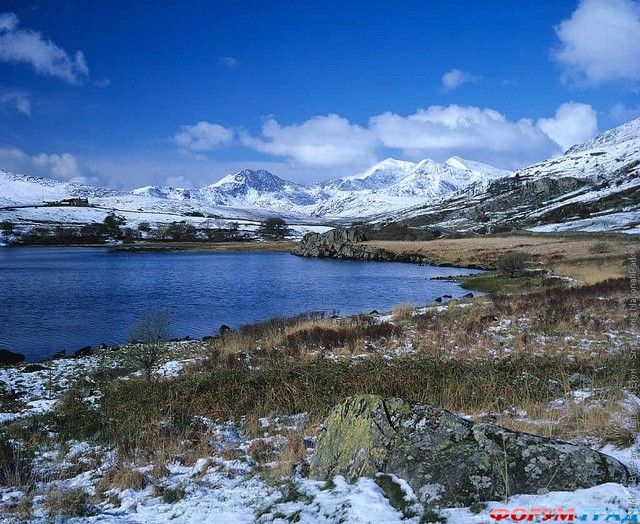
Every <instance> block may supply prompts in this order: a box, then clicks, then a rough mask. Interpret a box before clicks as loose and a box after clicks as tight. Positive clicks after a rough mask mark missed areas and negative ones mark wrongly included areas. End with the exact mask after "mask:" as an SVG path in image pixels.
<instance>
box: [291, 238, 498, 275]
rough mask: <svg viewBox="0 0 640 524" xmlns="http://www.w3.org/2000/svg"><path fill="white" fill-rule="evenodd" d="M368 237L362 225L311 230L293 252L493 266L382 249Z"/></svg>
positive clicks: (327, 256)
mask: <svg viewBox="0 0 640 524" xmlns="http://www.w3.org/2000/svg"><path fill="white" fill-rule="evenodd" d="M366 240H367V237H366V235H365V233H363V232H362V231H361V230H359V229H358V228H337V229H331V230H330V231H327V232H325V233H307V234H306V235H304V236H303V237H302V240H301V241H300V243H299V244H298V245H297V246H296V247H295V248H294V249H293V250H292V251H291V254H292V255H296V256H299V257H311V258H336V259H340V260H362V261H370V262H374V261H379V262H407V263H410V264H421V265H430V266H438V267H458V268H465V269H483V270H486V269H489V268H487V267H481V266H478V265H475V264H469V265H454V264H441V263H437V262H434V261H433V260H429V258H428V257H426V256H425V255H421V254H419V253H393V252H392V251H388V250H386V249H382V248H372V247H370V246H367V245H364V244H362V242H365V241H366Z"/></svg>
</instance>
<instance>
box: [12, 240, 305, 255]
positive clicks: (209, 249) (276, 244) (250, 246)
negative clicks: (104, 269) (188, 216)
mask: <svg viewBox="0 0 640 524" xmlns="http://www.w3.org/2000/svg"><path fill="white" fill-rule="evenodd" d="M295 245H296V242H292V241H289V240H282V241H264V242H257V241H246V242H140V243H136V244H29V245H22V244H11V245H5V246H0V248H6V249H16V248H32V247H33V248H48V247H49V248H94V249H95V248H105V249H108V250H109V251H111V252H114V253H147V252H148V253H152V252H164V253H169V252H197V253H224V252H229V253H235V252H257V253H261V252H273V253H282V252H288V251H291V250H292V249H293V248H294V247H295Z"/></svg>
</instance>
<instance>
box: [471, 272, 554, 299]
mask: <svg viewBox="0 0 640 524" xmlns="http://www.w3.org/2000/svg"><path fill="white" fill-rule="evenodd" d="M460 282H461V286H462V287H463V288H464V289H472V290H476V291H482V292H484V293H488V294H489V295H510V294H514V293H531V292H535V291H542V290H544V289H548V288H547V287H546V286H545V280H544V278H542V277H540V276H516V277H508V276H506V275H504V274H503V273H501V272H499V271H491V272H488V273H482V274H480V275H470V276H464V277H460Z"/></svg>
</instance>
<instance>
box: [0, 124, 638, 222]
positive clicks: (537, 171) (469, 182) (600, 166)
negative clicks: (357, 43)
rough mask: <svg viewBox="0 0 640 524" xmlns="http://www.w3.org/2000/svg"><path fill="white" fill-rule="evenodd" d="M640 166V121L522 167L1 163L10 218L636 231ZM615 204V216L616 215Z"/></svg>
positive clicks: (3, 207) (454, 162) (452, 162)
mask: <svg viewBox="0 0 640 524" xmlns="http://www.w3.org/2000/svg"><path fill="white" fill-rule="evenodd" d="M639 164H640V119H636V120H632V121H630V122H628V123H626V124H624V125H622V126H620V127H617V128H615V129H612V130H609V131H606V132H604V133H602V134H601V135H599V136H597V137H596V138H594V139H593V140H591V141H589V142H586V143H584V144H578V145H575V146H573V147H571V148H570V149H569V150H567V152H566V153H565V154H563V155H560V156H558V157H554V158H551V159H549V160H546V161H544V162H538V163H536V164H533V165H530V166H527V167H525V168H522V169H519V170H518V171H515V172H508V171H503V170H501V169H497V168H495V167H492V166H489V165H486V164H482V163H480V162H474V161H469V160H465V159H462V158H460V157H456V156H454V157H451V158H449V159H448V160H446V161H445V162H435V161H433V160H431V159H425V160H422V161H420V162H417V163H414V162H407V161H403V160H395V159H393V158H388V159H386V160H383V161H382V162H379V163H378V164H376V165H374V166H372V167H371V168H369V169H367V170H366V171H364V172H361V173H357V174H354V175H352V176H348V177H344V178H339V179H333V180H329V181H325V182H319V183H316V184H313V185H302V184H298V183H295V182H291V181H287V180H284V179H282V178H280V177H278V176H276V175H274V174H272V173H270V172H268V171H265V170H249V169H247V170H244V171H240V172H238V173H236V174H231V175H227V176H225V177H223V178H222V179H220V180H219V181H217V182H215V183H213V184H210V185H207V186H204V187H201V188H195V189H185V188H173V187H161V186H147V187H141V188H138V189H135V190H133V191H132V192H122V191H116V190H113V189H108V188H99V187H92V186H88V185H82V184H77V183H65V182H59V181H55V180H48V179H43V178H38V177H32V176H25V175H16V174H12V173H7V172H4V171H0V220H9V221H11V222H14V223H17V224H29V223H36V222H38V221H46V222H56V221H59V222H61V223H70V222H71V223H73V222H75V223H82V222H87V221H89V222H90V221H101V220H102V219H103V218H104V216H105V213H107V212H109V211H117V212H119V213H124V214H127V215H131V216H127V220H128V221H129V219H131V221H132V222H134V223H135V221H136V220H138V221H150V222H170V221H175V220H188V221H194V222H199V221H202V220H203V219H208V220H218V221H221V222H219V223H220V224H222V227H224V223H225V222H224V221H227V222H235V223H240V222H241V221H247V220H248V221H254V222H255V221H260V220H264V219H265V218H266V217H269V216H275V215H277V216H281V217H283V218H284V219H285V220H286V221H287V222H289V223H292V224H304V225H320V224H325V225H335V224H339V223H352V222H356V221H362V220H366V221H370V222H380V221H389V220H395V221H397V220H401V221H402V220H408V221H410V222H411V223H412V225H418V226H431V225H439V226H442V227H445V228H452V229H458V230H460V229H462V230H495V229H499V228H504V227H507V228H510V227H532V228H539V227H546V229H549V228H551V229H581V230H582V229H587V230H589V229H594V228H596V229H598V228H600V229H602V228H605V229H608V228H609V226H610V225H611V224H615V225H616V227H615V229H617V230H628V231H632V230H634V228H637V226H638V224H640V216H638V210H639V206H640V204H639V202H638V186H640V182H639V179H640V177H639V176H638V169H639V168H638V165H639ZM616 195H617V196H616ZM68 197H86V198H88V199H89V201H90V204H91V206H92V207H88V208H87V207H85V208H73V207H66V208H59V207H41V206H42V204H43V203H44V202H50V201H58V200H61V199H63V198H68ZM18 206H29V207H18ZM11 208H13V209H11ZM587 208H589V209H587ZM611 213H614V214H616V216H615V220H613V219H612V220H609V219H607V215H608V214H611ZM621 217H623V218H624V220H622V219H621ZM620 220H622V222H623V223H622V224H621V223H620ZM553 224H557V225H556V226H554V225H553ZM571 224H573V225H571Z"/></svg>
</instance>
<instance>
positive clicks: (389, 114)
mask: <svg viewBox="0 0 640 524" xmlns="http://www.w3.org/2000/svg"><path fill="white" fill-rule="evenodd" d="M130 4H135V6H133V7H132V6H131V5H130ZM0 13H3V14H0V169H2V168H4V169H10V170H19V171H23V172H28V173H33V174H39V175H44V176H53V177H55V178H60V179H68V180H70V179H74V180H75V179H77V180H85V181H88V182H92V183H101V184H108V185H113V186H117V187H123V188H131V187H136V186H141V185H146V184H152V183H153V184H171V185H196V186H197V185H203V184H206V183H211V182H213V181H215V180H217V179H219V178H221V177H222V176H223V175H225V174H227V173H229V172H233V171H237V170H239V169H242V168H245V167H248V168H256V167H264V168H267V169H269V170H271V171H273V172H274V173H276V174H278V175H281V176H283V177H286V178H290V179H293V180H296V181H300V182H309V181H314V180H319V179H324V178H331V177H335V176H342V175H346V174H351V173H355V172H358V171H361V170H363V169H365V168H366V167H368V166H370V165H371V164H373V163H374V162H375V161H377V160H380V159H383V158H385V157H387V156H393V157H396V158H403V159H408V160H417V159H421V158H425V157H432V158H435V159H437V160H444V159H446V158H447V157H449V156H451V155H455V154H457V155H459V156H462V157H465V158H469V159H473V160H481V161H485V162H488V163H493V164H496V165H499V166H500V167H507V168H513V167H517V166H519V165H524V164H526V163H530V162H532V161H535V160H539V159H543V158H546V157H549V156H552V155H554V154H558V153H559V152H561V151H562V150H563V149H564V148H566V147H567V146H568V145H571V144H572V143H575V142H576V141H580V140H585V139H587V138H590V137H591V136H593V135H594V134H595V133H596V132H597V130H603V129H607V128H609V127H612V126H615V125H617V124H619V123H621V122H622V121H624V120H628V119H630V118H633V117H635V116H638V115H639V114H640V100H638V97H639V93H640V91H639V88H640V4H639V3H638V1H636V0H582V1H580V2H578V1H575V0H574V1H553V2H526V3H524V2H507V1H486V0H485V1H483V2H477V1H472V0H469V1H448V2H411V1H406V2H400V3H399V2H376V1H374V2H372V1H367V2H303V1H300V2H284V1H283V2H268V1H256V2H241V1H234V2H232V1H229V2H175V3H174V2H172V3H163V2H124V1H122V2H110V3H103V4H102V5H101V6H99V5H98V4H96V3H93V2H83V1H71V0H67V1H60V2H55V1H51V2H46V3H38V2H33V3H30V2H25V1H24V0H21V1H12V0H0Z"/></svg>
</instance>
